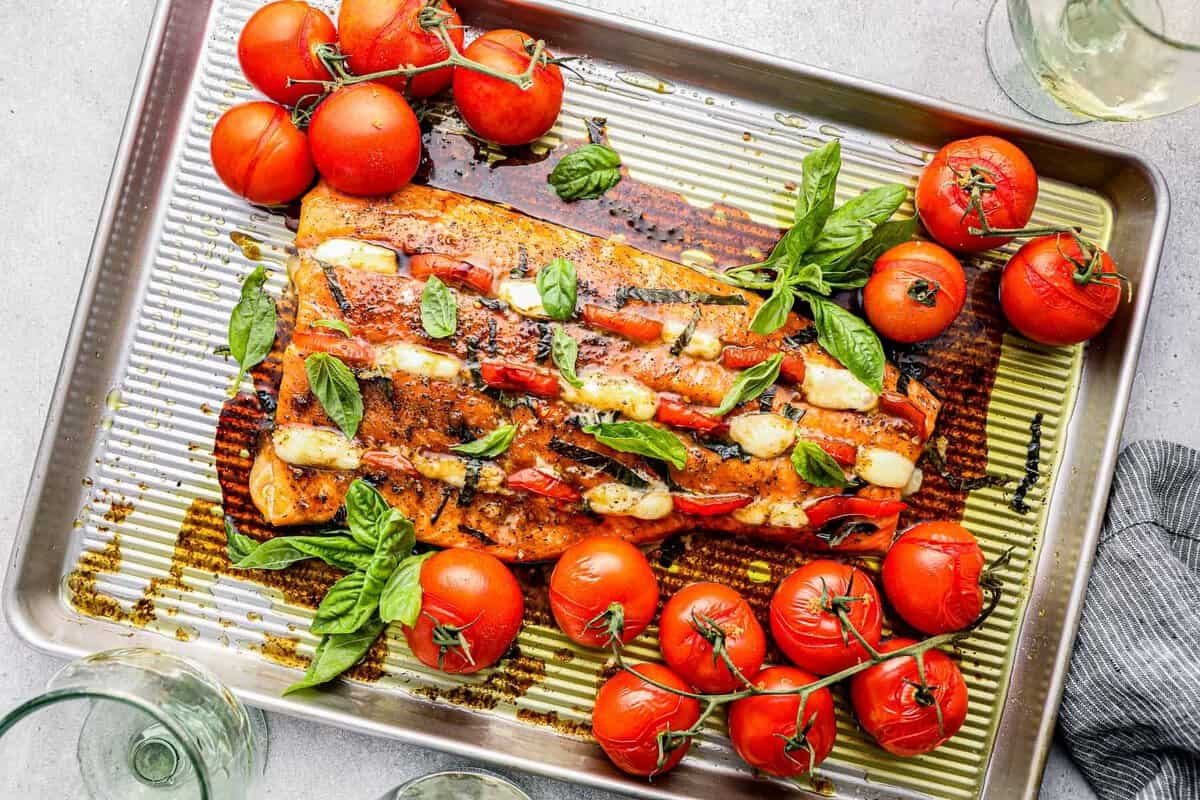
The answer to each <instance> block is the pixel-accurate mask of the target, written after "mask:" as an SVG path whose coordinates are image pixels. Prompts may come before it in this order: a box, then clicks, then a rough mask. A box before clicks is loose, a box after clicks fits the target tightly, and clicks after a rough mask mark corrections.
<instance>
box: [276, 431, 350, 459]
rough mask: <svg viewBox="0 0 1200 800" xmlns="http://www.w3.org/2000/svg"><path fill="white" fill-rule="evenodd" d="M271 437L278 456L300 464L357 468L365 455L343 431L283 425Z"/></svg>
mask: <svg viewBox="0 0 1200 800" xmlns="http://www.w3.org/2000/svg"><path fill="white" fill-rule="evenodd" d="M271 440H272V443H273V444H274V445H275V452H276V453H277V454H278V455H279V457H280V458H282V459H283V460H284V461H286V462H287V463H289V464H295V465H296V466H298V467H324V468H326V469H356V468H357V467H358V464H359V461H360V459H361V458H362V454H363V448H361V447H358V446H357V445H355V444H354V443H353V442H351V441H350V440H349V439H347V438H346V437H345V436H344V435H343V434H342V433H341V431H331V430H329V429H327V428H312V427H309V426H307V425H284V426H281V427H278V428H276V429H275V431H274V432H273V433H272V434H271Z"/></svg>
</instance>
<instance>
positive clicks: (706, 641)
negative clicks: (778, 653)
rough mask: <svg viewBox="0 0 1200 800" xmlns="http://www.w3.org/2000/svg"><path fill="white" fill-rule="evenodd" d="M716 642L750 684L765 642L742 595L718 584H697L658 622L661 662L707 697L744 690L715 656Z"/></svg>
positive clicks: (685, 590)
mask: <svg viewBox="0 0 1200 800" xmlns="http://www.w3.org/2000/svg"><path fill="white" fill-rule="evenodd" d="M713 639H715V640H716V642H717V643H718V646H719V647H721V648H723V649H724V651H725V652H726V653H728V654H729V659H730V661H732V662H733V665H734V666H735V667H736V668H737V670H738V671H739V672H741V673H742V675H743V676H744V677H745V678H747V679H753V678H754V676H755V675H757V674H758V671H759V670H760V669H762V662H763V657H764V656H765V655H766V652H767V637H766V635H765V634H764V633H763V629H762V626H761V625H759V624H758V620H757V619H755V618H754V611H753V610H751V608H750V604H749V603H747V602H746V599H745V598H744V597H742V596H741V595H740V594H738V593H737V592H735V591H734V590H733V589H730V588H729V587H728V586H722V585H721V584H719V583H693V584H691V585H690V586H685V587H684V588H682V589H680V590H679V591H678V592H676V593H675V595H674V596H673V597H671V599H670V600H668V601H667V602H666V605H664V606H663V610H662V616H661V617H660V618H659V620H658V646H659V648H660V649H661V650H662V654H663V660H664V661H666V662H667V664H669V665H670V666H671V669H673V670H675V672H677V673H678V674H679V675H680V676H681V677H682V678H683V679H684V680H685V681H687V682H688V683H689V684H691V685H692V686H695V687H696V688H697V689H699V690H701V691H703V692H729V691H732V690H734V689H736V688H738V687H740V686H743V685H744V684H743V683H742V681H741V680H740V679H739V678H738V677H737V676H736V675H735V674H733V673H732V672H731V671H730V670H729V666H728V665H727V664H726V663H725V660H724V659H723V658H722V657H721V656H720V655H719V654H718V653H717V652H715V651H714V645H713Z"/></svg>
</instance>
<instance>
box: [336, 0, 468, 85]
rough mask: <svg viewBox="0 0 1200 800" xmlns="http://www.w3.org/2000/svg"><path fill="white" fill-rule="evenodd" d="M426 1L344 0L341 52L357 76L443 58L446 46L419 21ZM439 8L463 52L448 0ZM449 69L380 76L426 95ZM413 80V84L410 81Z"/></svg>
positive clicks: (457, 21) (450, 74) (449, 73)
mask: <svg viewBox="0 0 1200 800" xmlns="http://www.w3.org/2000/svg"><path fill="white" fill-rule="evenodd" d="M426 6H428V3H427V2H426V0H343V1H342V9H341V11H340V12H339V13H338V32H339V33H340V35H341V39H342V52H343V53H345V54H346V56H347V58H348V59H349V61H350V69H352V70H353V71H354V72H355V74H358V75H367V74H369V73H372V72H383V71H384V70H389V69H395V68H396V67H399V66H406V65H407V66H414V67H424V66H427V65H429V64H436V63H437V62H439V61H444V60H445V59H446V57H447V56H449V55H450V51H449V49H448V48H447V47H446V45H445V44H444V43H443V42H442V40H441V39H439V38H438V36H437V34H436V33H434V32H433V31H432V30H427V29H426V28H423V27H422V26H421V23H420V16H421V11H422V9H424V8H425V7H426ZM437 8H438V9H439V10H440V11H442V12H443V13H445V15H446V16H445V22H446V32H447V33H448V34H449V35H450V41H452V42H454V46H455V48H457V49H458V50H462V46H463V29H462V19H460V18H459V16H458V13H457V12H456V11H455V10H454V9H453V8H451V7H450V5H449V4H448V3H446V2H440V3H438V5H437ZM452 77H454V70H453V68H452V67H444V68H443V69H438V70H434V71H433V72H423V73H421V74H420V75H414V76H412V78H411V79H410V78H408V77H407V76H404V75H397V76H394V77H391V78H383V79H381V82H382V83H386V84H387V85H388V86H390V87H392V88H393V89H395V90H396V91H398V92H404V91H407V92H408V93H409V94H411V95H412V96H413V97H429V96H430V95H432V94H437V93H438V92H440V91H442V90H443V89H445V88H446V87H447V86H449V85H450V79H451V78H452ZM410 80H411V85H406V84H409V82H410Z"/></svg>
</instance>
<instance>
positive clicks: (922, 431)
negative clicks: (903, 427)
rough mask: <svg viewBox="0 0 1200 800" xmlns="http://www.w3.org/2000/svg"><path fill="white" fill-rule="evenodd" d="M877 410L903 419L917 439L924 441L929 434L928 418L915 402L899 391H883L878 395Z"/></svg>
mask: <svg viewBox="0 0 1200 800" xmlns="http://www.w3.org/2000/svg"><path fill="white" fill-rule="evenodd" d="M879 410H880V412H881V413H884V414H887V415H889V416H892V417H896V418H897V419H901V420H904V422H906V423H907V424H908V426H909V427H910V428H912V432H913V433H914V434H915V435H916V437H917V438H918V439H920V440H921V441H924V440H925V438H926V437H927V436H928V435H929V431H928V427H929V420H927V419H926V418H925V412H924V411H922V410H921V409H920V408H918V407H917V404H916V403H914V402H913V401H912V400H909V399H908V397H906V396H905V395H902V394H900V393H899V392H884V393H883V394H881V395H879Z"/></svg>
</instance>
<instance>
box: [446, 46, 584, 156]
mask: <svg viewBox="0 0 1200 800" xmlns="http://www.w3.org/2000/svg"><path fill="white" fill-rule="evenodd" d="M533 41H534V40H533V37H531V36H529V35H528V34H525V33H522V32H521V31H514V30H508V29H505V30H496V31H488V32H487V33H485V34H484V35H483V36H480V37H479V38H478V39H476V40H475V41H473V42H471V44H470V46H468V47H467V49H466V50H465V51H464V52H463V55H464V56H466V57H467V58H469V59H471V60H472V61H475V62H477V63H479V64H483V65H484V66H486V67H490V68H491V69H493V70H496V71H499V72H503V73H506V74H508V75H521V74H523V73H524V72H525V70H526V69H528V68H529V64H530V62H531V61H532V60H533V59H532V52H531V51H532V48H533ZM542 52H543V53H544V55H545V57H546V58H547V59H549V58H552V56H551V55H550V51H549V50H543V51H542ZM562 99H563V78H562V71H561V70H560V69H559V68H558V65H557V64H550V63H542V64H538V65H537V66H536V67H535V68H534V70H533V85H532V86H530V87H529V88H528V89H521V88H520V87H518V86H516V85H515V84H512V83H509V82H507V81H504V80H501V79H500V78H493V77H492V76H490V75H484V74H483V73H481V72H475V71H474V70H470V69H465V68H463V67H456V68H455V69H454V104H455V105H456V106H458V111H459V113H460V114H462V118H463V120H464V121H466V123H467V124H468V125H470V126H471V130H473V131H475V133H477V134H479V135H480V136H482V137H483V138H484V139H489V140H491V141H493V142H496V143H497V144H503V145H517V144H528V143H530V142H532V141H534V140H535V139H537V138H538V137H539V136H541V135H542V134H544V133H545V132H546V131H548V130H550V129H551V128H552V127H554V121H555V120H556V119H558V112H559V110H560V109H561V108H562Z"/></svg>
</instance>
